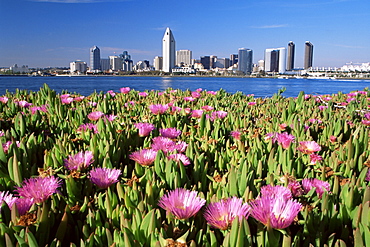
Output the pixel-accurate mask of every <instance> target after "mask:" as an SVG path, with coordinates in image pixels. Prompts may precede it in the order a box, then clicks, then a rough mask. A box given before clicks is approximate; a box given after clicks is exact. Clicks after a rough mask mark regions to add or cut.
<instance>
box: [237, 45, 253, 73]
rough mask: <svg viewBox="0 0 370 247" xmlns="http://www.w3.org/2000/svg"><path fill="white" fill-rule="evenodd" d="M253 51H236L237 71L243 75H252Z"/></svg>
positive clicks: (244, 49)
mask: <svg viewBox="0 0 370 247" xmlns="http://www.w3.org/2000/svg"><path fill="white" fill-rule="evenodd" d="M252 60H253V51H252V50H251V49H246V48H240V49H239V50H238V70H239V71H242V72H244V73H245V74H250V73H252V68H253V63H252Z"/></svg>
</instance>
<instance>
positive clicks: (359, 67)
mask: <svg viewBox="0 0 370 247" xmlns="http://www.w3.org/2000/svg"><path fill="white" fill-rule="evenodd" d="M340 70H341V71H344V72H357V71H359V72H370V63H352V62H351V63H347V64H345V65H343V66H342V67H341V68H340Z"/></svg>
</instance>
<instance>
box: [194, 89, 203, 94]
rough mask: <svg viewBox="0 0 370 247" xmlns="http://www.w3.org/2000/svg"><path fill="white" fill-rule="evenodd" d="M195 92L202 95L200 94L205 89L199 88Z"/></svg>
mask: <svg viewBox="0 0 370 247" xmlns="http://www.w3.org/2000/svg"><path fill="white" fill-rule="evenodd" d="M195 91H196V92H198V93H200V92H202V91H203V89H202V88H198V89H195Z"/></svg>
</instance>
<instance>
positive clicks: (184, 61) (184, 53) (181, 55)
mask: <svg viewBox="0 0 370 247" xmlns="http://www.w3.org/2000/svg"><path fill="white" fill-rule="evenodd" d="M191 57H192V52H191V51H189V50H179V51H176V65H177V66H181V65H187V66H189V65H191Z"/></svg>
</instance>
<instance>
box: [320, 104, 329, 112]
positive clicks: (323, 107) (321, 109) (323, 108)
mask: <svg viewBox="0 0 370 247" xmlns="http://www.w3.org/2000/svg"><path fill="white" fill-rule="evenodd" d="M327 108H328V106H327V105H319V110H320V111H323V110H325V109H327Z"/></svg>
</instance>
